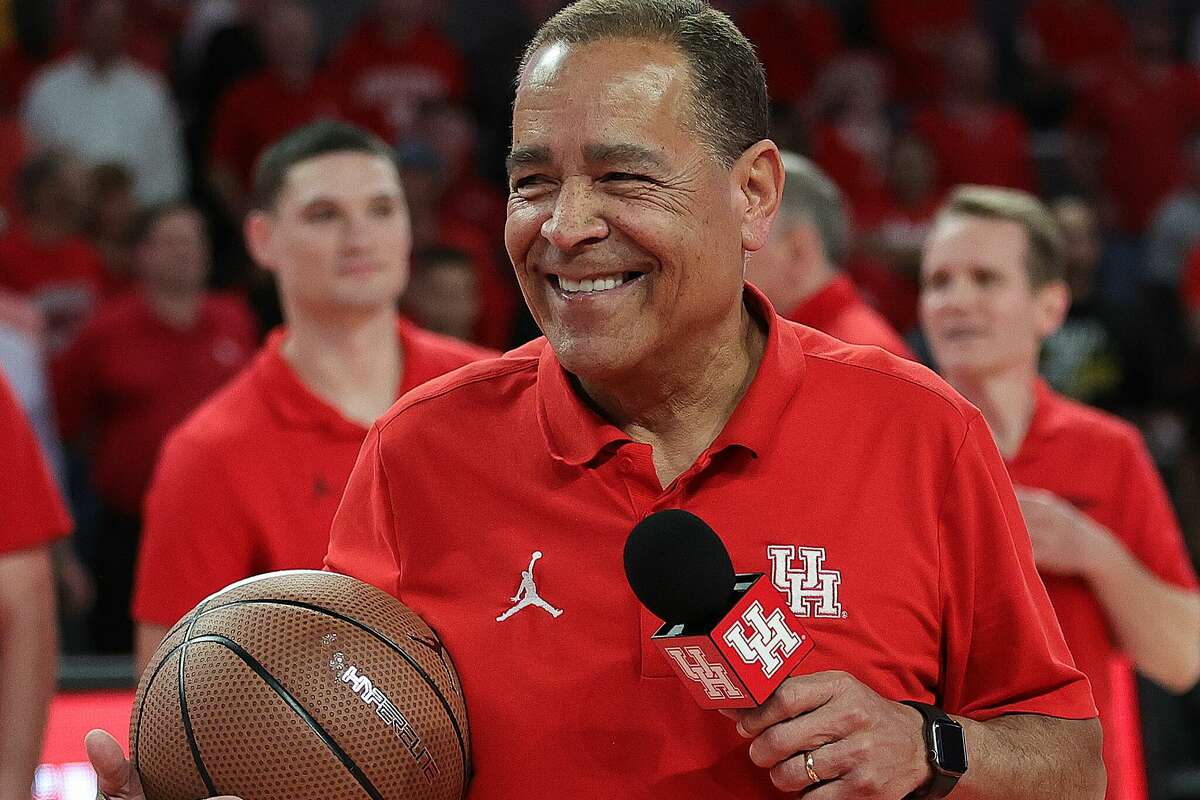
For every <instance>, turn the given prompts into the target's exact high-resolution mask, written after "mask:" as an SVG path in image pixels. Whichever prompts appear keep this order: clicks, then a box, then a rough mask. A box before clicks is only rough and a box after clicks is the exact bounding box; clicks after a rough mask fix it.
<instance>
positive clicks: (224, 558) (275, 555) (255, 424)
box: [133, 322, 494, 626]
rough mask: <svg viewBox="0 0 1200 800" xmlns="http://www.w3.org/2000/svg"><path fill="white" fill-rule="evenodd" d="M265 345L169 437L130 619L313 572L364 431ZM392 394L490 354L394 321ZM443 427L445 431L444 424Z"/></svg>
mask: <svg viewBox="0 0 1200 800" xmlns="http://www.w3.org/2000/svg"><path fill="white" fill-rule="evenodd" d="M283 338H284V331H283V330H277V331H275V332H274V333H272V334H271V336H270V337H269V338H268V340H267V343H266V345H265V346H264V347H263V349H262V351H261V352H260V353H259V354H258V355H257V356H256V357H255V359H254V361H253V362H251V364H250V366H249V367H247V368H246V369H245V370H244V371H243V372H242V373H241V374H240V375H238V377H236V378H235V379H234V380H233V381H232V382H230V383H229V384H228V385H227V386H226V387H225V388H223V389H222V390H221V391H220V392H218V393H217V394H216V395H214V396H213V397H212V398H211V399H210V400H209V401H208V402H206V403H205V404H204V405H203V406H201V407H200V408H199V409H198V410H197V411H196V413H195V414H193V415H192V416H191V417H189V418H188V419H187V420H186V421H185V422H184V423H183V424H182V425H180V426H179V427H178V428H177V429H176V430H175V431H174V432H172V434H171V435H170V436H169V437H168V438H167V441H166V443H165V445H164V446H163V452H162V456H161V458H160V459H159V464H158V468H157V470H156V471H155V474H154V479H153V482H152V484H151V486H150V492H149V495H148V496H147V498H146V506H145V527H144V529H143V532H142V544H141V553H140V555H139V560H138V569H137V579H136V580H135V582H134V598H133V616H134V619H136V620H138V621H139V622H148V623H155V624H159V625H167V626H169V625H173V624H174V623H175V621H176V620H177V619H179V618H180V617H181V616H183V615H184V614H185V613H186V612H187V611H188V610H190V609H191V608H192V606H194V605H195V604H196V603H198V602H199V601H200V600H202V599H204V598H205V597H206V596H208V595H209V594H211V593H212V592H215V591H216V590H218V589H220V588H222V587H224V586H226V585H228V584H230V583H232V582H234V581H236V580H240V579H242V578H245V577H248V576H250V575H254V574H257V573H260V572H270V571H272V570H278V569H303V568H307V569H317V568H319V567H320V566H321V559H322V556H323V555H324V554H325V549H326V546H327V544H328V542H329V525H330V522H331V521H332V520H333V514H334V511H336V510H337V504H338V500H339V499H340V498H341V496H342V489H343V488H344V487H345V485H346V479H347V477H348V476H349V475H350V468H351V467H352V466H353V465H354V458H355V456H356V455H357V453H358V450H359V447H361V445H362V441H363V437H364V436H366V433H367V429H366V428H365V427H363V426H361V425H359V424H358V423H356V422H351V421H350V420H347V419H346V418H345V417H343V416H342V415H341V414H340V413H339V412H338V411H337V410H336V409H334V408H333V407H332V406H330V405H329V404H328V403H326V402H325V401H324V400H321V399H320V398H318V397H317V396H316V395H314V394H313V393H312V392H311V391H309V389H308V388H307V387H306V386H305V385H304V384H303V383H301V382H300V379H299V377H297V375H296V373H295V372H294V371H293V370H292V368H291V366H290V365H289V364H288V363H287V362H286V361H285V360H284V358H283V356H282V355H281V354H280V352H279V348H280V345H281V343H282V341H283ZM400 341H401V346H402V347H403V351H404V375H403V377H402V379H401V385H400V387H399V392H398V393H403V392H406V391H408V390H409V389H412V388H413V387H415V386H418V385H420V384H421V383H424V382H425V381H427V380H429V379H430V378H433V377H436V376H438V375H442V374H443V373H446V372H449V371H451V370H453V369H456V368H458V367H460V366H462V365H463V364H466V363H467V362H469V361H474V360H476V359H479V358H486V357H489V356H491V355H494V353H492V352H491V351H488V350H483V349H480V348H477V347H474V346H472V345H468V344H464V343H462V342H459V341H457V340H455V339H450V338H447V337H443V336H438V335H436V334H432V333H429V332H428V331H423V330H421V329H420V328H417V327H416V326H415V325H412V324H411V323H408V322H401V323H400ZM439 424H441V425H451V426H452V425H453V422H452V421H446V420H443V421H442V422H440V423H439Z"/></svg>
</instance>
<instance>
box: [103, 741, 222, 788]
mask: <svg viewBox="0 0 1200 800" xmlns="http://www.w3.org/2000/svg"><path fill="white" fill-rule="evenodd" d="M83 742H84V746H85V747H87V754H88V760H89V761H91V762H92V769H94V770H96V785H97V786H98V787H99V789H100V797H107V798H109V800H146V793H145V792H143V791H142V781H141V779H140V778H138V774H137V770H135V769H134V768H133V765H132V764H130V763H129V762H128V761H127V760H126V759H125V754H124V753H122V752H121V745H119V744H118V743H117V740H116V739H114V738H113V737H112V736H110V735H109V734H108V733H106V732H105V731H101V730H95V731H92V732H91V733H89V734H88V735H87V737H86V738H85V739H84V740H83ZM212 800H238V798H236V797H227V796H226V797H215V798H212Z"/></svg>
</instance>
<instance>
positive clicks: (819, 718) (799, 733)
mask: <svg viewBox="0 0 1200 800" xmlns="http://www.w3.org/2000/svg"><path fill="white" fill-rule="evenodd" d="M845 727H846V725H845V723H844V721H843V720H841V719H839V718H838V716H837V715H836V714H835V713H832V712H831V711H830V708H829V706H828V705H826V706H822V707H821V708H818V709H816V710H814V711H810V712H809V713H807V714H801V715H800V716H798V717H793V718H792V719H785V720H783V721H782V722H777V723H775V724H774V725H772V726H771V727H769V728H767V729H766V730H765V731H763V732H762V733H760V734H759V735H758V736H757V737H755V739H754V741H753V742H751V743H750V760H751V761H753V762H754V763H755V764H756V765H757V766H760V767H764V768H767V769H770V768H771V767H774V766H775V765H776V764H779V763H780V762H782V761H786V760H787V759H789V758H791V757H792V756H794V755H796V754H797V753H805V752H807V751H809V750H816V749H817V748H818V747H821V746H823V745H828V744H829V743H830V742H836V741H838V740H839V739H842V738H844V737H845V736H847V735H848V734H849V731H846V730H844V728H845Z"/></svg>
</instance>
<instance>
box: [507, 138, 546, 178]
mask: <svg viewBox="0 0 1200 800" xmlns="http://www.w3.org/2000/svg"><path fill="white" fill-rule="evenodd" d="M549 161H550V148H549V147H543V146H541V145H532V146H528V147H514V148H513V149H512V150H510V151H509V153H508V157H507V158H505V159H504V164H505V167H506V168H507V169H508V174H510V175H511V174H512V173H513V172H514V171H515V170H516V169H517V168H518V167H528V166H533V165H537V164H546V163H548V162H549Z"/></svg>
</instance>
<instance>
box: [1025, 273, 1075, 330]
mask: <svg viewBox="0 0 1200 800" xmlns="http://www.w3.org/2000/svg"><path fill="white" fill-rule="evenodd" d="M1034 296H1035V297H1036V298H1037V309H1038V310H1037V325H1038V339H1039V340H1045V339H1046V338H1047V337H1048V336H1050V335H1051V334H1052V333H1054V332H1055V331H1056V330H1058V329H1059V328H1061V327H1062V324H1063V321H1064V320H1065V319H1066V318H1067V311H1068V310H1070V308H1071V290H1070V288H1069V287H1068V286H1067V282H1066V281H1061V280H1059V281H1050V282H1049V283H1047V284H1046V285H1045V286H1042V287H1040V288H1038V289H1035V290H1034Z"/></svg>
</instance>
